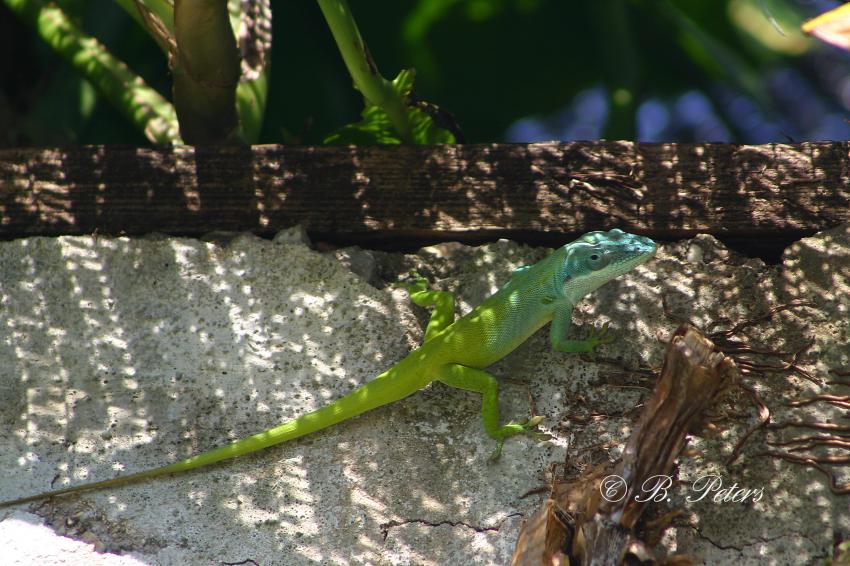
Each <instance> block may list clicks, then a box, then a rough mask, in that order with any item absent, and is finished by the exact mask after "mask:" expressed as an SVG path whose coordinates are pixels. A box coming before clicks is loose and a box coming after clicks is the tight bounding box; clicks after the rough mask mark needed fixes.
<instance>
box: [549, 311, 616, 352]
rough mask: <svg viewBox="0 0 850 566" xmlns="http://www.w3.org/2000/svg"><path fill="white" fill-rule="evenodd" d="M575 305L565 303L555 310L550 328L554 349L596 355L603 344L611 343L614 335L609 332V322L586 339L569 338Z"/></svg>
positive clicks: (550, 337) (592, 331)
mask: <svg viewBox="0 0 850 566" xmlns="http://www.w3.org/2000/svg"><path fill="white" fill-rule="evenodd" d="M572 314H573V306H572V305H564V306H561V307H558V309H557V310H555V315H554V317H553V318H552V326H551V327H550V329H549V339H550V341H551V342H552V349H553V350H555V351H556V352H567V353H588V354H591V355H595V354H596V352H595V351H594V350H595V349H596V347H597V346H600V345H601V344H610V343H611V342H613V341H614V337H613V336H611V334H610V333H609V332H608V323H607V322H606V323H605V324H603V325H602V329H601V330H599V331H596V330H595V329H594V330H591V332H590V334H589V335H588V337H587V338H585V339H584V340H567V338H566V336H567V330H569V328H570V324H571V323H572Z"/></svg>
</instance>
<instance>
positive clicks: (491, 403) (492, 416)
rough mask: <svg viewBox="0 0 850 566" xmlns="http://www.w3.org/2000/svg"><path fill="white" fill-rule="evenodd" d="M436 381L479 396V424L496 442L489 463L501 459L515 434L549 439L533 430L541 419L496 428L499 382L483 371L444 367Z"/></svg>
mask: <svg viewBox="0 0 850 566" xmlns="http://www.w3.org/2000/svg"><path fill="white" fill-rule="evenodd" d="M437 379H438V380H439V381H441V382H443V383H445V384H446V385H450V386H451V387H457V388H458V389H464V390H466V391H474V392H476V393H480V394H481V396H482V397H481V422H482V424H483V425H484V430H485V432H487V434H488V435H489V436H490V437H491V438H492V439H494V440H495V441H496V448H495V450H494V451H493V453H492V454H491V455H490V460H491V461H494V460H497V459H498V458H499V456H500V455H501V453H502V444H504V442H505V439H506V438H510V437H511V436H514V435H516V434H528V435H531V436H534V437H535V438H537V439H540V440H546V439H548V438H549V436H548V435H545V434H543V433H540V432H537V431H534V430H532V429H533V428H534V427H535V426H537V425H538V424H539V423H540V421H541V420H543V417H533V418H531V419H529V420H528V421H527V422H524V423H515V422H509V423H507V424H504V425H501V426H500V425H499V414H500V411H499V382H498V381H496V378H495V377H493V376H492V375H490V374H489V373H487V372H486V371H484V370H480V369H476V368H471V367H468V366H463V365H460V364H447V365H445V366H443V367H442V368H441V369H440V372H439V375H438V376H437Z"/></svg>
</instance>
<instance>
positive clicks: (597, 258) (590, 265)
mask: <svg viewBox="0 0 850 566" xmlns="http://www.w3.org/2000/svg"><path fill="white" fill-rule="evenodd" d="M656 249H657V246H656V244H655V242H653V241H652V240H650V239H649V238H646V237H644V236H636V235H634V234H629V233H628V232H623V231H622V230H618V229H616V228H614V229H613V230H610V231H608V232H588V233H587V234H585V235H583V236H581V237H580V238H578V239H577V240H575V241H573V242H571V243H569V244H567V245H566V246H564V250H565V252H566V255H565V257H564V262H563V265H562V266H561V269H559V270H558V275H557V277H558V281H556V284H557V285H558V286H559V287H560V291H561V293H562V295H563V297H564V298H565V299H567V300H568V301H569V302H570V303H572V304H576V303H577V302H578V301H579V300H581V298H582V297H584V296H585V295H587V294H588V293H590V292H591V291H593V290H595V289H597V288H599V287H601V286H602V285H604V284H605V283H607V282H608V281H611V280H612V279H616V278H617V277H619V276H620V275H623V274H624V273H627V272H629V271H631V270H632V269H634V268H635V267H636V266H638V265H640V264H642V263H645V262H647V261H649V260H650V259H651V258H652V256H654V255H655V250H656Z"/></svg>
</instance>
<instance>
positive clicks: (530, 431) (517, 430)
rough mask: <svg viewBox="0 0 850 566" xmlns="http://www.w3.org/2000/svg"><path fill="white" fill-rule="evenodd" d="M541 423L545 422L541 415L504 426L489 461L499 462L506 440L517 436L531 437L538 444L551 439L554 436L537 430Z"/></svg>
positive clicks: (500, 430)
mask: <svg viewBox="0 0 850 566" xmlns="http://www.w3.org/2000/svg"><path fill="white" fill-rule="evenodd" d="M541 421H543V417H542V416H541V415H537V416H535V417H531V418H530V419H526V420H525V421H523V422H521V423H515V422H513V421H511V422H509V423H508V424H506V425H505V426H503V427H502V428H501V429H499V436H498V437H497V438H496V448H495V449H493V452H492V453H491V454H490V457H489V458H488V459H487V460H488V461H489V462H491V463H492V462H495V461H497V460H498V459H499V457H500V456H501V455H502V445H503V444H504V443H505V439H507V438H510V437H511V436H516V435H517V434H522V435H525V436H530V437H531V438H533V439H534V440H536V441H537V442H543V441H545V440H549V439H551V438H552V435H550V434H546V433H545V432H540V431H539V430H537V425H539V424H540V422H541Z"/></svg>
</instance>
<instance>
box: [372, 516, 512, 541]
mask: <svg viewBox="0 0 850 566" xmlns="http://www.w3.org/2000/svg"><path fill="white" fill-rule="evenodd" d="M513 517H522V513H511V514H510V515H508V516H506V517H505V518H504V519H503V520H502V521H500V522H499V524H498V525H496V526H493V527H481V526H478V525H471V524H469V523H464V522H463V521H437V522H434V521H429V520H427V519H405V520H403V521H389V522H386V523H382V524H381V534H382V535H383V537H384V541H386V540H387V537H388V536H389V534H390V529H393V528H395V527H403V526H404V525H409V524H412V523H416V524H419V525H424V526H426V527H440V526H443V525H449V526H451V527H466V528H467V529H470V530H473V531H475V532H476V533H487V532H492V533H497V532H499V530H500V529H501V528H502V526H503V525H504V524H505V521H507V520H508V519H511V518H513Z"/></svg>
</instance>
